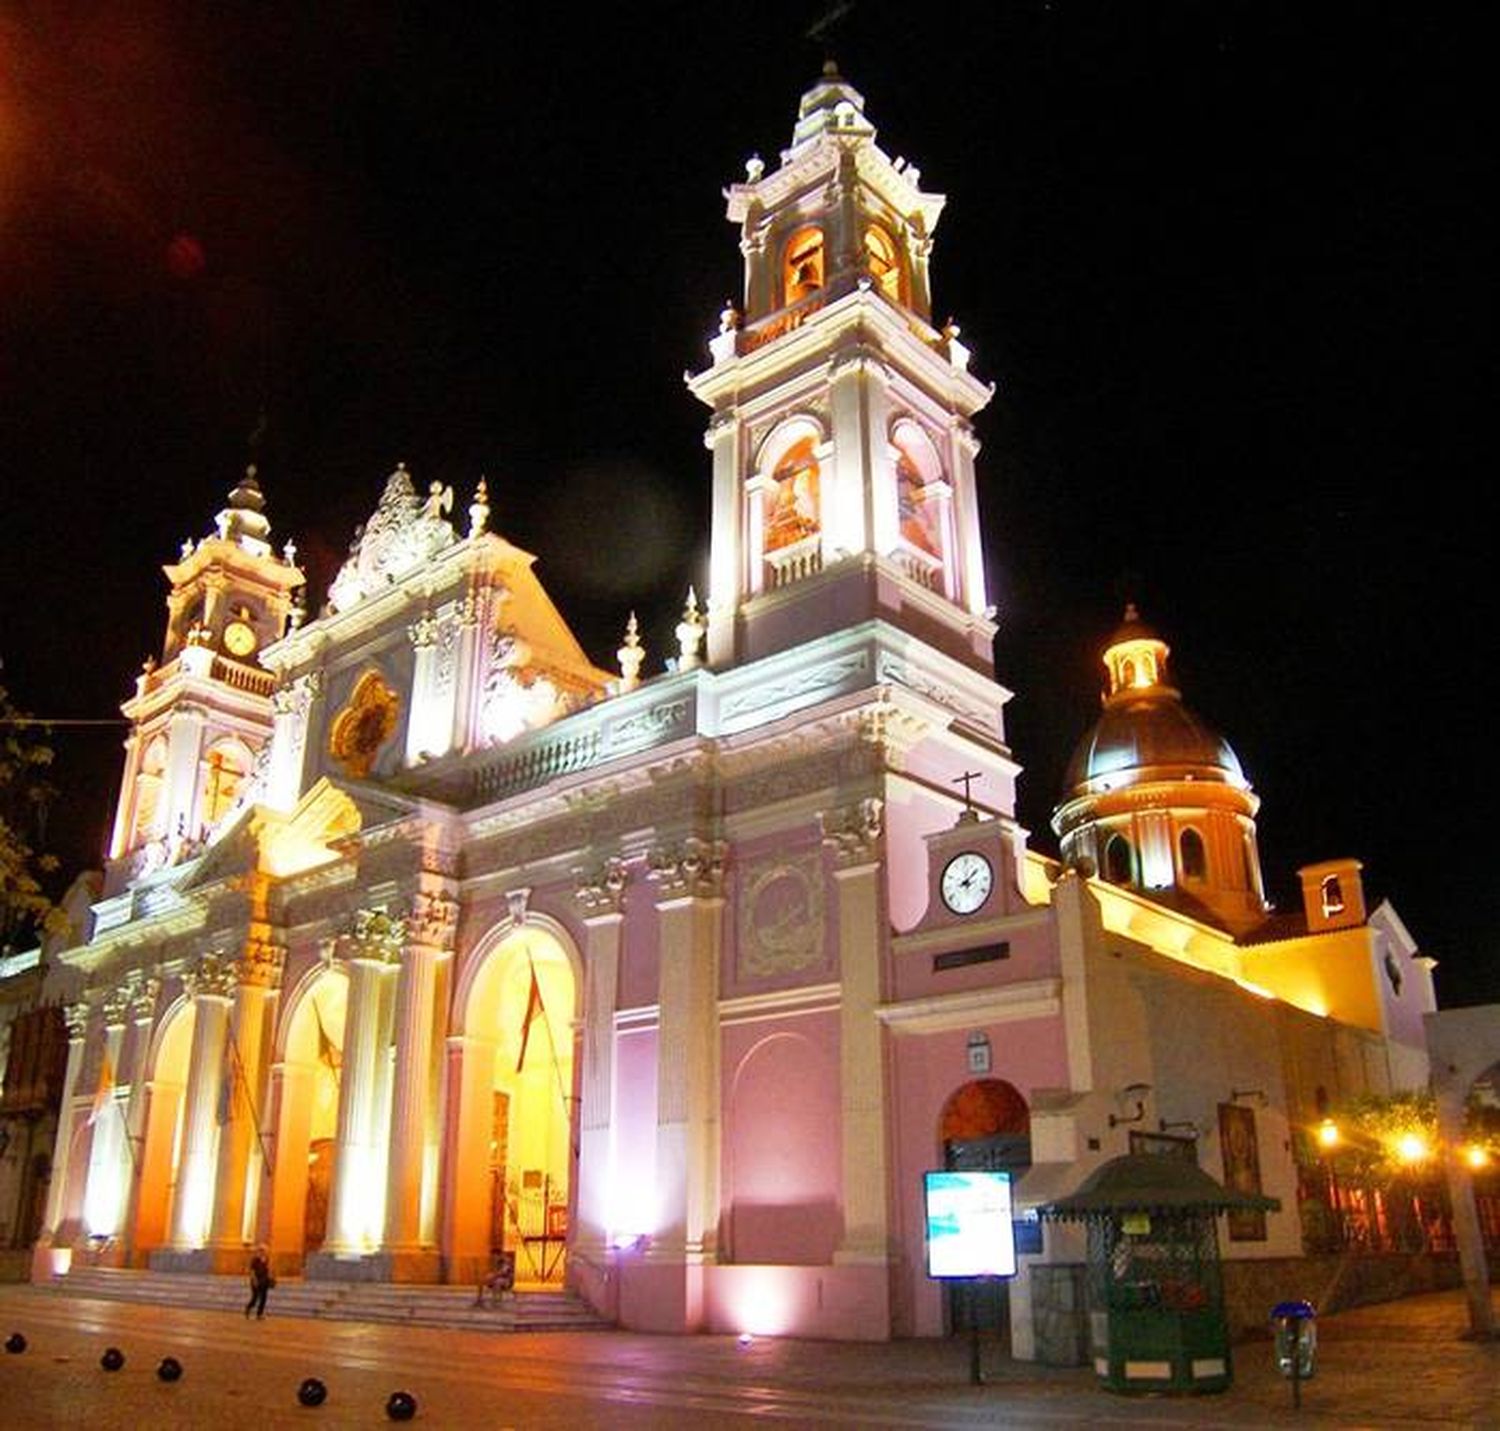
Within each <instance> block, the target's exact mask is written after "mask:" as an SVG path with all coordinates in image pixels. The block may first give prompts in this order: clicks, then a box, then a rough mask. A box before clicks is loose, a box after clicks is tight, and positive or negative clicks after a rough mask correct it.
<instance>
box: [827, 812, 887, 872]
mask: <svg viewBox="0 0 1500 1431" xmlns="http://www.w3.org/2000/svg"><path fill="white" fill-rule="evenodd" d="M884 813H885V811H884V805H883V803H882V802H881V801H880V800H877V799H875V798H874V797H873V796H871V797H869V798H867V799H864V800H860V801H858V802H857V803H856V804H853V805H846V806H844V807H843V808H842V809H838V810H829V811H826V812H825V813H824V814H822V815H820V816H819V821H820V823H821V824H822V827H823V843H824V844H826V845H830V846H831V847H832V848H833V857H834V860H835V861H836V862H837V863H838V864H839V865H840V866H849V865H860V864H871V863H873V862H874V861H875V860H877V859H878V858H879V857H880V836H881V832H882V828H883V826H882V821H883V818H884Z"/></svg>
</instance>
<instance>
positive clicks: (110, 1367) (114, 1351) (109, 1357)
mask: <svg viewBox="0 0 1500 1431" xmlns="http://www.w3.org/2000/svg"><path fill="white" fill-rule="evenodd" d="M99 1365H100V1366H102V1367H103V1368H104V1369H105V1371H119V1369H120V1368H121V1367H122V1366H124V1365H125V1353H124V1352H122V1351H121V1350H120V1349H119V1347H105V1348H104V1355H103V1356H101V1357H100V1358H99Z"/></svg>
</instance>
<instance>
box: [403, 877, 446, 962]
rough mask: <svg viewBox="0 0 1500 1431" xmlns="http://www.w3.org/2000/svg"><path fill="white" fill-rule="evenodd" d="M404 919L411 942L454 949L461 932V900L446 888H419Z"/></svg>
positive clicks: (443, 948) (409, 941) (407, 938)
mask: <svg viewBox="0 0 1500 1431" xmlns="http://www.w3.org/2000/svg"><path fill="white" fill-rule="evenodd" d="M405 923H406V943H407V944H408V945H411V944H421V945H425V946H426V947H428V948H431V949H442V950H445V951H448V952H451V951H452V949H453V945H454V942H455V938H456V936H457V933H458V900H457V899H455V898H454V897H453V895H452V894H450V893H448V891H446V890H443V889H418V890H417V892H416V894H415V895H414V896H413V898H412V902H411V914H410V916H409V917H408V918H407V919H406V921H405Z"/></svg>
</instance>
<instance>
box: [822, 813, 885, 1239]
mask: <svg viewBox="0 0 1500 1431" xmlns="http://www.w3.org/2000/svg"><path fill="white" fill-rule="evenodd" d="M882 817H883V809H882V806H881V802H880V801H879V800H876V799H866V800H861V801H859V802H858V803H857V804H854V805H852V806H848V807H846V808H843V809H839V810H834V811H830V812H828V813H827V814H825V815H824V816H823V817H822V825H823V840H824V843H825V844H826V845H827V846H828V847H829V848H830V850H831V851H832V854H833V862H834V871H833V877H834V881H835V883H836V885H837V887H838V901H839V983H840V990H841V993H840V1000H839V1062H840V1070H839V1090H840V1091H839V1099H840V1144H841V1150H842V1162H843V1184H844V1239H843V1243H842V1245H841V1246H840V1247H839V1249H838V1251H837V1252H836V1253H835V1260H836V1261H839V1262H881V1263H883V1262H885V1261H886V1258H887V1255H888V1248H889V1242H890V1217H889V1209H888V1206H887V1202H886V1189H887V1187H888V1186H889V1181H890V1178H889V1172H890V1147H889V1135H888V1131H887V1130H888V1116H889V1115H888V1110H887V1108H886V1099H885V1090H886V1079H885V1033H884V1030H883V1028H882V1027H881V1024H880V1021H879V1020H878V1019H877V1018H876V1016H875V1011H876V1009H877V1008H878V1007H879V1006H880V1003H881V1001H882V997H883V989H882V972H883V971H882V964H883V960H884V951H885V947H886V943H887V941H886V939H885V938H884V933H885V927H884V926H885V918H884V909H883V905H882V903H881V898H880V893H881V891H880V873H881V860H882V856H883V853H884V850H883V840H882V828H881V821H882Z"/></svg>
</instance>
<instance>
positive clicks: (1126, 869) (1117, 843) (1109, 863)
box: [1104, 835, 1135, 884]
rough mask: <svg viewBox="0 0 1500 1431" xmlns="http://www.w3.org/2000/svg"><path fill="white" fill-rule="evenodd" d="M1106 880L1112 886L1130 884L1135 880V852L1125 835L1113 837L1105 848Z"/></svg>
mask: <svg viewBox="0 0 1500 1431" xmlns="http://www.w3.org/2000/svg"><path fill="white" fill-rule="evenodd" d="M1104 878H1105V879H1107V880H1108V881H1109V882H1110V883H1111V884H1130V883H1132V882H1133V881H1134V879H1135V851H1134V850H1133V849H1132V848H1131V846H1130V841H1129V840H1127V839H1126V838H1125V836H1124V835H1111V836H1110V837H1109V843H1108V844H1107V845H1105V847H1104Z"/></svg>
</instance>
